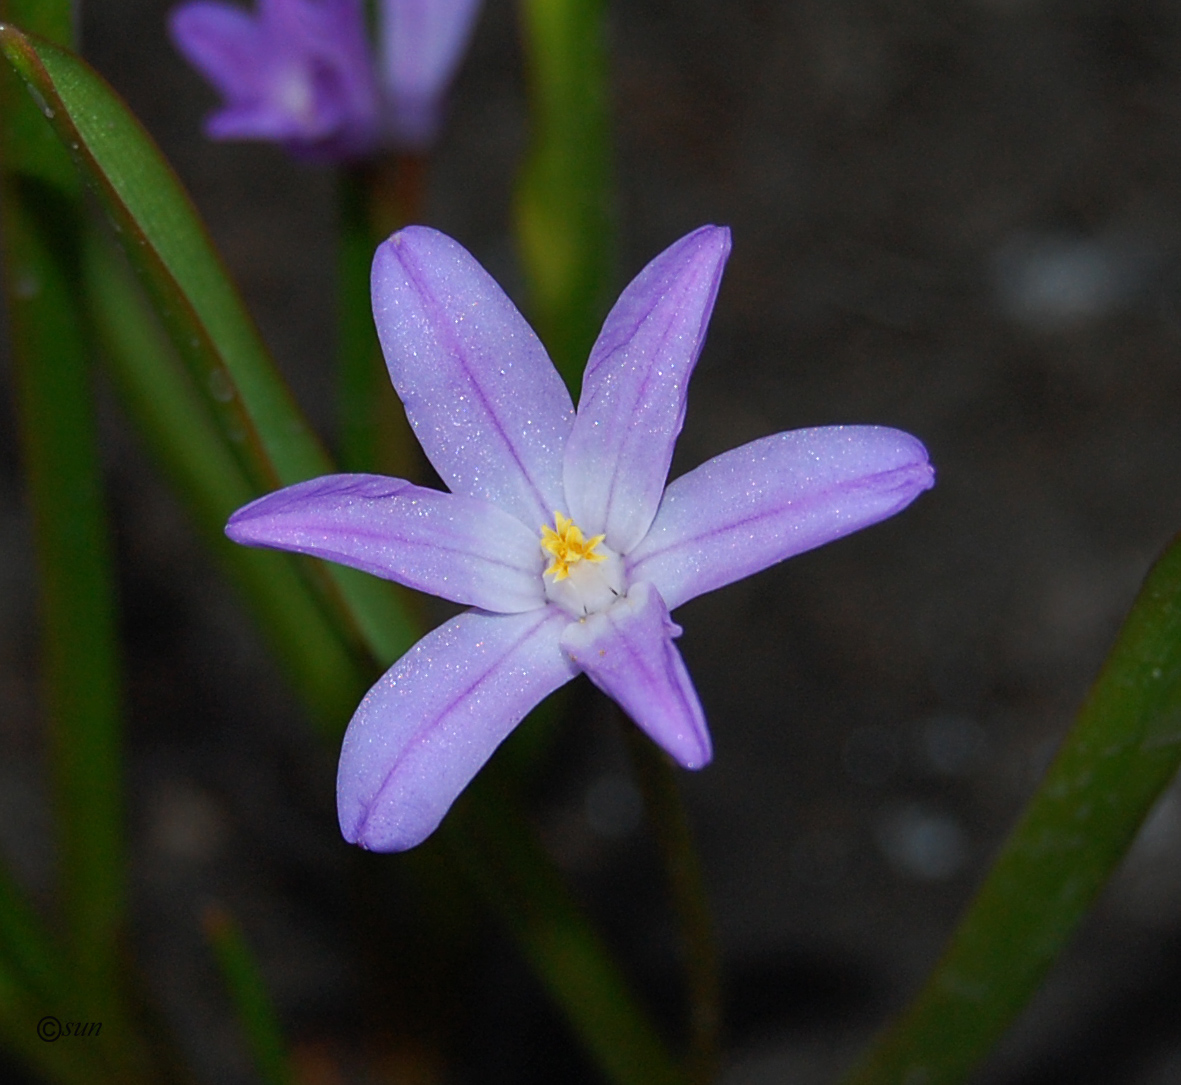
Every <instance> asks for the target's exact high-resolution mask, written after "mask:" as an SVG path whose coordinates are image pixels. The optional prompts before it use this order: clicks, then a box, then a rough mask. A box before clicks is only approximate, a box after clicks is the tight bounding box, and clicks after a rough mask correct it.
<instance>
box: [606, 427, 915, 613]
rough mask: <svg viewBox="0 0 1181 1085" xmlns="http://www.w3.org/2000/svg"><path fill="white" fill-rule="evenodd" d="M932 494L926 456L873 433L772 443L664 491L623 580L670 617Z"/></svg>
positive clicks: (887, 432) (794, 435) (908, 440)
mask: <svg viewBox="0 0 1181 1085" xmlns="http://www.w3.org/2000/svg"><path fill="white" fill-rule="evenodd" d="M934 484H935V473H934V471H933V469H932V468H931V465H930V463H929V462H928V461H927V450H926V449H925V448H923V446H922V444H920V443H919V441H917V440H916V439H915V438H914V437H911V436H910V434H908V433H903V432H901V431H900V430H895V429H887V428H885V427H883V426H829V427H823V428H818V429H800V430H793V431H791V432H790V433H777V434H775V435H774V436H772V437H764V438H762V439H761V440H758V441H752V442H751V443H750V444H747V445H743V446H742V447H741V448H735V449H732V450H731V451H729V452H725V453H723V454H722V455H720V456H717V457H715V458H714V459H712V460H709V461H707V462H706V463H703V464H702V465H701V466H700V467H698V468H697V469H696V470H694V471H690V472H689V473H688V474H687V475H682V476H681V477H680V478H678V479H677V480H676V481H675V482H673V483H672V484H671V485H670V486H669V487H668V489H667V490H666V491H665V494H664V500H663V501H662V502H661V504H660V511H659V512H658V513H657V514H656V519H655V520H654V521H653V523H652V528H651V530H650V531H649V532H648V534H647V536H646V537H645V538H644V541H643V542H641V543H640V545H639V546H638V547H636V549H635V550H634V551H633V552H632V553H631V554H630V555H629V557H628V576H629V578H630V579H631V581H632V582H633V583H634V582H635V581H636V580H648V581H651V582H652V583H653V584H655V585H656V587H657V588H658V589H659V591H660V594H661V595H662V596H663V597H664V600H665V602H667V603H668V605H669V608H670V609H675V608H676V607H678V606H680V605H681V604H682V603H684V602H686V601H688V600H689V599H692V598H694V597H695V596H698V595H701V594H703V593H704V592H707V591H713V589H714V588H720V587H722V585H724V584H730V583H732V582H733V581H735V580H741V579H742V578H743V577H744V576H750V575H751V573H756V572H758V571H759V570H760V569H765V568H767V566H769V565H774V564H775V563H776V562H777V561H782V560H783V559H784V558H789V557H792V556H793V555H794V554H800V553H803V551H805V550H811V549H812V548H813V547H814V546H820V545H821V544H823V543H826V542H831V541H832V540H833V539H839V538H840V537H841V536H842V535H848V534H849V533H851V532H853V531H857V530H858V529H860V528H863V527H868V526H869V525H870V524H876V523H877V522H878V521H879V520H884V519H886V518H887V517H888V516H893V515H894V513H896V512H900V511H901V510H902V509H904V508H906V506H907V505H909V504H910V503H911V502H912V501H913V500H914V499H915V498H916V497H917V496H918V495H919V494H920V493H922V492H923V491H924V490H927V489H930V487H931V486H933V485H934Z"/></svg>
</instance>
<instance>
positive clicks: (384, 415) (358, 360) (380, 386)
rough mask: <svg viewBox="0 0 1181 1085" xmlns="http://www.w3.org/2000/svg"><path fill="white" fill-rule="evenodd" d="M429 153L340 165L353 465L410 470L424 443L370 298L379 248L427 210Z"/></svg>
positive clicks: (342, 323) (341, 293)
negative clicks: (400, 391)
mask: <svg viewBox="0 0 1181 1085" xmlns="http://www.w3.org/2000/svg"><path fill="white" fill-rule="evenodd" d="M425 176H426V161H425V159H423V158H421V157H417V156H411V155H400V156H397V157H395V158H390V159H385V160H382V161H380V162H376V163H372V164H368V165H365V166H358V167H355V168H353V169H351V170H347V171H344V172H342V174H341V176H340V184H339V197H338V199H339V212H338V214H339V218H340V240H339V254H338V258H337V259H338V265H337V283H338V286H337V291H338V297H337V336H338V338H337V356H338V357H337V364H338V373H339V377H338V380H339V392H338V396H339V401H338V409H339V412H340V423H339V430H340V460H341V464H342V466H343V467H344V469H345V470H347V471H381V472H383V473H385V474H391V475H398V476H400V477H404V478H412V477H414V475H416V474H417V473H418V469H419V466H420V459H419V453H418V445H417V442H416V441H415V440H414V437H413V434H412V433H411V432H410V426H409V425H408V424H407V422H406V416H405V412H404V411H403V409H402V404H401V403H400V402H399V401H398V398H397V396H396V395H395V394H394V391H393V389H392V388H391V387H390V382H389V377H388V376H387V375H386V370H385V362H384V360H383V359H382V355H381V347H380V346H379V344H378V342H377V333H376V331H375V329H374V327H373V311H372V309H371V307H370V301H369V269H370V265H371V264H372V263H373V252H374V249H376V248H377V246H378V245H379V244H380V243H381V242H382V241H384V240H385V239H386V238H387V237H388V236H389V235H390V234H391V233H392V232H393V231H394V230H396V229H398V228H399V227H400V226H404V225H406V224H407V223H409V222H413V221H415V220H416V219H418V218H420V217H421V210H422V200H423V193H424V181H425Z"/></svg>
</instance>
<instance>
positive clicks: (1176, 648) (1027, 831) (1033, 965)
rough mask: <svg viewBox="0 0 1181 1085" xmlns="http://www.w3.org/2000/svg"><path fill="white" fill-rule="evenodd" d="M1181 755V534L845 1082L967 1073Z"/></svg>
mask: <svg viewBox="0 0 1181 1085" xmlns="http://www.w3.org/2000/svg"><path fill="white" fill-rule="evenodd" d="M1179 764H1181V538H1179V539H1178V540H1175V541H1174V542H1173V544H1172V545H1171V546H1170V547H1169V549H1168V550H1166V551H1165V553H1164V555H1163V556H1162V557H1161V558H1160V559H1159V560H1158V561H1157V563H1156V565H1155V566H1154V567H1153V569H1152V570H1151V572H1150V573H1149V574H1148V578H1147V579H1146V580H1145V582H1144V586H1143V587H1142V588H1141V590H1140V594H1139V596H1138V597H1137V599H1136V602H1135V604H1134V606H1133V607H1132V611H1131V613H1130V614H1129V615H1128V618H1127V620H1126V621H1125V622H1124V626H1123V628H1122V629H1121V630H1120V633H1119V636H1118V638H1117V639H1116V642H1115V645H1114V646H1113V648H1112V650H1111V653H1110V654H1109V655H1108V657H1107V661H1106V663H1105V664H1104V666H1103V670H1102V671H1101V673H1100V675H1099V678H1098V679H1097V681H1096V682H1095V685H1094V687H1093V688H1092V689H1091V692H1090V694H1089V696H1088V697H1087V700H1086V702H1085V703H1084V704H1083V707H1082V709H1081V711H1080V712H1079V716H1078V719H1077V720H1076V721H1075V724H1074V726H1073V728H1072V729H1071V731H1070V733H1069V734H1068V735H1067V736H1066V739H1065V741H1064V742H1063V745H1062V748H1061V749H1060V751H1059V753H1058V755H1057V757H1056V758H1055V759H1054V762H1053V764H1052V765H1051V766H1050V768H1049V770H1048V771H1047V773H1046V777H1045V779H1044V780H1043V781H1042V783H1041V786H1040V787H1039V788H1038V790H1037V793H1036V794H1035V795H1034V797H1033V798H1032V799H1031V800H1030V803H1029V805H1028V806H1027V807H1026V810H1025V814H1024V816H1023V817H1022V819H1021V822H1020V824H1018V826H1017V828H1016V829H1014V831H1013V833H1012V835H1011V836H1010V837H1009V839H1008V841H1007V843H1006V844H1005V847H1004V849H1003V850H1002V852H1001V854H1000V856H999V857H998V858H997V860H996V862H995V863H994V865H993V867H992V869H991V871H990V872H989V874H988V877H987V879H986V880H985V882H984V885H983V886H982V887H981V889H980V891H979V893H978V894H977V896H976V898H975V900H974V901H973V902H972V905H971V907H970V908H969V910H968V913H967V914H966V915H965V916H964V918H963V920H962V921H961V923H960V925H959V927H958V929H957V930H956V932H955V934H954V935H953V937H952V940H951V944H950V945H949V947H948V949H947V951H946V953H945V954H944V957H943V959H942V960H941V961H940V962H939V964H938V966H937V967H936V968H935V970H934V972H933V973H932V974H931V976H930V978H929V979H928V980H927V983H926V986H925V987H924V988H923V990H922V991H921V992H920V993H919V995H918V997H917V998H916V1000H915V1001H914V1003H912V1005H911V1006H910V1008H909V1009H908V1010H907V1011H906V1013H905V1014H904V1015H903V1016H902V1018H901V1019H900V1020H899V1021H898V1022H897V1023H896V1024H895V1025H894V1026H893V1027H892V1028H890V1029H889V1030H888V1031H887V1032H886V1033H885V1034H884V1035H883V1036H882V1037H881V1038H880V1039H879V1040H878V1041H877V1043H876V1044H875V1045H874V1046H873V1047H872V1049H871V1050H870V1051H869V1053H868V1054H867V1056H866V1057H865V1059H864V1060H863V1061H862V1062H861V1064H860V1065H859V1066H858V1067H857V1068H856V1069H855V1070H854V1071H853V1072H852V1073H851V1074H850V1075H849V1077H848V1078H846V1085H897V1083H898V1082H911V1081H914V1082H922V1083H923V1085H950V1083H952V1082H960V1081H964V1080H965V1079H966V1078H967V1076H968V1074H969V1073H970V1072H971V1070H972V1068H973V1067H974V1066H975V1065H976V1064H977V1063H978V1062H979V1061H980V1060H981V1059H982V1058H983V1057H984V1056H985V1055H986V1054H987V1053H988V1051H989V1050H990V1048H991V1047H992V1046H993V1044H994V1043H995V1042H996V1041H997V1040H998V1039H999V1038H1000V1036H1001V1035H1002V1033H1003V1032H1004V1031H1005V1029H1006V1028H1008V1026H1009V1024H1010V1023H1011V1022H1012V1020H1013V1019H1014V1018H1015V1017H1016V1015H1017V1014H1018V1013H1019V1012H1020V1011H1021V1009H1022V1007H1023V1006H1024V1005H1025V1004H1026V1002H1027V1001H1028V1000H1029V998H1030V997H1031V996H1032V995H1033V993H1034V992H1035V991H1036V990H1037V988H1038V986H1039V985H1040V984H1041V982H1042V979H1043V978H1044V976H1045V974H1046V972H1047V971H1048V969H1049V968H1050V966H1051V965H1052V964H1053V962H1054V960H1055V959H1056V958H1057V956H1058V954H1059V953H1060V952H1061V951H1062V949H1063V948H1064V947H1065V946H1066V944H1067V942H1068V941H1069V940H1070V938H1071V936H1072V935H1073V933H1074V931H1075V929H1076V928H1077V927H1078V924H1079V922H1080V921H1081V920H1082V918H1083V917H1084V916H1085V915H1086V913H1087V910H1088V909H1089V908H1090V906H1091V904H1092V902H1093V901H1094V900H1095V897H1096V896H1097V895H1098V893H1099V892H1100V890H1101V889H1102V888H1103V886H1104V885H1105V884H1106V883H1107V881H1108V879H1109V878H1110V877H1111V875H1112V873H1113V872H1114V871H1115V869H1116V867H1117V866H1118V865H1119V862H1120V860H1121V859H1122V858H1123V856H1124V855H1125V854H1126V852H1127V850H1128V848H1129V846H1130V845H1131V843H1132V840H1133V839H1134V837H1135V835H1136V831H1137V830H1138V829H1139V827H1140V825H1141V823H1142V822H1143V821H1144V818H1145V816H1146V815H1147V814H1148V812H1149V810H1150V809H1151V808H1152V805H1153V803H1154V802H1155V801H1156V800H1157V798H1158V797H1159V796H1160V794H1161V792H1162V791H1163V790H1164V789H1165V788H1166V787H1168V785H1169V783H1170V782H1171V781H1172V779H1173V777H1174V776H1175V775H1176V772H1177V768H1178V765H1179Z"/></svg>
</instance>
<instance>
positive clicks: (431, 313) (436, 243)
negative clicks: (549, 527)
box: [373, 226, 574, 529]
mask: <svg viewBox="0 0 1181 1085" xmlns="http://www.w3.org/2000/svg"><path fill="white" fill-rule="evenodd" d="M373 316H374V319H375V320H376V322H377V332H378V336H379V337H380V339H381V346H382V350H383V351H384V352H385V360H386V364H387V365H388V366H389V370H390V377H391V378H392V380H393V382H394V387H395V388H396V389H397V392H398V395H399V396H401V397H402V402H403V403H404V404H405V406H406V416H407V417H408V418H409V419H410V424H411V426H413V427H414V432H415V434H416V435H417V436H418V440H419V442H420V443H421V444H422V447H423V449H424V450H425V452H426V454H427V456H428V457H429V459H430V461H431V463H432V464H434V466H435V470H436V471H438V472H439V476H440V477H441V478H442V479H443V481H444V482H445V483H446V484H447V486H448V488H449V489H450V490H452V491H453V492H454V493H461V494H466V495H468V496H470V497H480V498H483V499H484V500H486V501H491V502H492V503H493V504H496V505H500V506H501V507H502V508H504V509H507V510H508V511H509V512H511V513H512V514H513V515H514V516H516V517H517V518H518V519H519V520H520V521H521V522H522V523H523V524H525V525H526V526H527V527H530V528H534V529H539V528H540V526H541V525H542V524H543V523H549V522H550V521H551V520H552V518H553V514H554V512H555V510H560V511H563V512H564V511H565V500H564V498H563V496H562V449H563V448H564V447H565V444H566V438H567V437H568V435H569V433H570V427H571V425H572V424H573V421H574V409H573V406H572V405H571V402H570V395H569V393H568V392H567V391H566V386H565V385H564V384H563V383H562V378H561V377H559V376H558V373H557V370H555V369H554V367H553V365H551V364H550V360H549V358H548V357H547V356H546V353H545V348H544V347H542V345H541V341H540V340H539V339H538V338H537V336H536V335H534V333H533V330H532V329H531V328H530V327H529V325H528V324H526V323H525V319H524V317H522V316H521V314H520V313H519V312H518V311H517V309H516V307H515V306H514V305H513V303H512V302H511V301H509V299H508V296H507V295H506V294H505V292H504V291H503V290H501V289H500V287H499V286H497V285H496V283H495V282H494V281H493V280H492V278H491V276H490V275H489V274H488V273H487V272H486V271H485V270H484V269H483V268H482V267H480V265H479V264H478V263H476V261H475V260H474V259H473V258H472V256H471V254H470V253H468V252H467V250H465V249H464V248H463V247H462V246H461V245H459V244H458V243H457V242H455V241H452V240H451V238H449V237H447V236H445V235H444V234H441V233H439V232H437V231H436V230H430V229H427V228H426V227H424V226H411V227H408V228H407V229H405V230H401V231H399V232H398V233H396V234H394V235H393V237H391V238H390V239H389V240H388V241H386V242H385V243H384V244H382V245H381V246H380V247H379V248H378V250H377V255H376V257H375V258H374V261H373Z"/></svg>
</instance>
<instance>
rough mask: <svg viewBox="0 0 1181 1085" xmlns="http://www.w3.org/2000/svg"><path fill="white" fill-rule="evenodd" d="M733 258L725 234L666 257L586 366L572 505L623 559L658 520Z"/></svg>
mask: <svg viewBox="0 0 1181 1085" xmlns="http://www.w3.org/2000/svg"><path fill="white" fill-rule="evenodd" d="M729 254H730V231H729V230H727V229H725V228H724V227H719V226H703V227H701V228H700V229H699V230H695V231H694V232H693V233H691V234H689V235H687V236H686V237H683V238H681V240H680V241H678V242H676V243H675V244H674V245H672V246H670V247H669V248H668V249H666V250H665V251H664V252H662V253H661V254H660V255H659V256H657V257H656V259H655V260H653V261H652V262H651V263H650V264H649V265H648V266H647V267H646V268H644V270H643V271H641V272H640V274H639V275H637V276H636V277H635V279H633V280H632V282H631V284H630V285H629V286H628V287H627V289H626V290H624V292H623V293H622V294H621V295H620V297H619V300H618V301H617V302H616V303H615V307H614V308H613V309H612V310H611V312H610V313H609V314H608V316H607V320H606V322H605V323H604V324H603V330H602V332H601V333H600V335H599V338H598V340H597V342H596V343H595V345H594V349H593V350H592V351H591V355H590V360H589V361H588V362H587V367H586V373H585V375H584V377H583V381H582V396H581V398H580V400H579V404H578V418H577V420H576V421H575V423H574V430H573V432H572V433H571V434H570V440H569V442H568V443H567V445H566V452H565V464H564V470H565V483H566V500H567V503H568V504H569V506H570V514H571V515H572V516H573V517H574V519H575V520H576V521H577V522H578V523H579V524H581V525H582V527H583V529H584V530H586V531H589V532H591V533H592V534H599V533H600V532H604V533H606V536H607V545H608V546H610V547H611V548H612V549H613V550H616V551H618V552H619V553H621V554H622V553H627V551H629V550H630V549H631V548H632V547H633V546H635V544H636V543H638V542H639V541H640V539H642V538H643V537H644V533H645V532H646V531H647V530H648V526H649V525H650V524H651V523H652V518H653V517H654V516H655V515H656V509H657V506H658V505H659V503H660V495H661V493H662V492H663V490H664V482H665V479H666V478H667V476H668V467H669V463H670V462H671V461H672V454H673V445H674V444H675V443H676V439H677V435H678V434H679V433H680V432H681V424H682V423H683V421H684V418H685V403H686V397H687V395H688V389H689V377H690V375H691V374H692V372H693V367H694V365H696V363H697V357H698V355H699V354H700V353H701V347H702V344H703V343H704V341H705V332H706V327H707V325H708V324H709V318H710V314H711V313H712V312H713V306H714V300H715V299H716V297H717V293H718V286H719V285H720V283H721V280H722V270H723V268H724V266H725V263H726V258H727V256H729Z"/></svg>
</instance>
